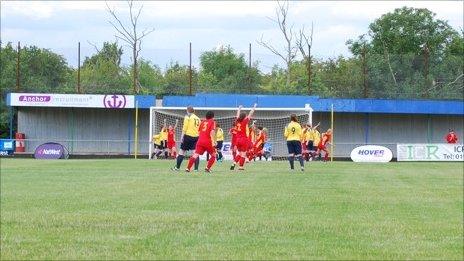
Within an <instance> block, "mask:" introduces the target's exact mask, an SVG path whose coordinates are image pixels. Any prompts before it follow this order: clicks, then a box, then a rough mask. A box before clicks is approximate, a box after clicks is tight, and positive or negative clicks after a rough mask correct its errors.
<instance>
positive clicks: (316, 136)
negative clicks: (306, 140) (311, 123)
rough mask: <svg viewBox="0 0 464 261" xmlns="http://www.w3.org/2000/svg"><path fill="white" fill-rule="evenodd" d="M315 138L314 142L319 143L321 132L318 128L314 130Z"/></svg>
mask: <svg viewBox="0 0 464 261" xmlns="http://www.w3.org/2000/svg"><path fill="white" fill-rule="evenodd" d="M313 138H314V144H319V141H320V140H321V134H320V133H319V132H318V131H317V130H314V132H313Z"/></svg>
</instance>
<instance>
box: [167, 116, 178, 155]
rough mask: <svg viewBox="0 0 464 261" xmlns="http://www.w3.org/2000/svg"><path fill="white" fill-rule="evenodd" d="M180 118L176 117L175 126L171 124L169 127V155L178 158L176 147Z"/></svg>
mask: <svg viewBox="0 0 464 261" xmlns="http://www.w3.org/2000/svg"><path fill="white" fill-rule="evenodd" d="M178 123H179V120H178V119H176V124H175V125H174V127H173V126H172V125H169V127H168V153H169V156H171V157H172V158H176V156H177V149H176V128H177V124H178Z"/></svg>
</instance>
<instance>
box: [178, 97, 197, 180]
mask: <svg viewBox="0 0 464 261" xmlns="http://www.w3.org/2000/svg"><path fill="white" fill-rule="evenodd" d="M199 126H200V118H198V116H197V115H195V110H194V109H193V107H192V106H188V107H187V115H185V117H184V125H183V126H182V136H181V141H182V142H181V144H180V151H179V154H178V155H177V159H176V166H175V167H173V168H172V170H175V171H178V170H179V169H180V165H181V164H182V161H183V160H184V154H185V152H186V151H189V150H193V149H195V146H196V144H197V140H198V127H199ZM198 165H199V158H197V161H196V162H195V170H198Z"/></svg>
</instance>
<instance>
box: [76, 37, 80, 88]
mask: <svg viewBox="0 0 464 261" xmlns="http://www.w3.org/2000/svg"><path fill="white" fill-rule="evenodd" d="M77 93H81V42H78V43H77Z"/></svg>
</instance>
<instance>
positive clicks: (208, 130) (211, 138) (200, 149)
mask: <svg viewBox="0 0 464 261" xmlns="http://www.w3.org/2000/svg"><path fill="white" fill-rule="evenodd" d="M213 118H214V112H212V111H208V112H206V119H204V120H203V121H201V123H200V128H199V130H200V133H199V138H198V142H197V144H196V146H195V153H194V154H193V155H192V157H190V159H189V162H188V165H187V169H185V171H186V172H190V169H191V168H192V165H193V164H194V163H195V162H196V161H197V159H198V157H199V156H200V155H203V153H205V151H206V152H208V154H209V156H210V159H209V160H208V165H207V166H206V168H205V171H206V172H211V167H212V166H213V164H214V161H216V149H215V146H216V141H215V140H216V133H215V132H216V122H215V121H214V119H213Z"/></svg>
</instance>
